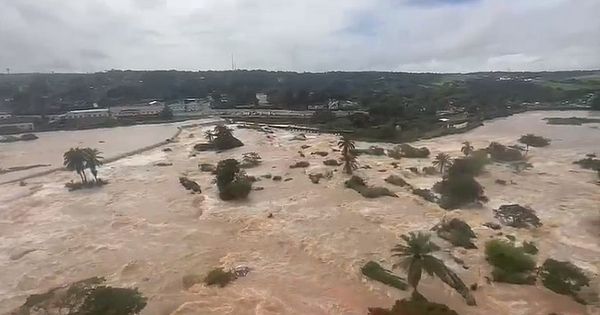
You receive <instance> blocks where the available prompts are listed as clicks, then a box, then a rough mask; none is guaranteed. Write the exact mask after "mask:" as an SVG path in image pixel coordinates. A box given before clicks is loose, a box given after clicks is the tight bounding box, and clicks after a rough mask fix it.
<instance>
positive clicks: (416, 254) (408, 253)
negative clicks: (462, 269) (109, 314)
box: [392, 232, 476, 305]
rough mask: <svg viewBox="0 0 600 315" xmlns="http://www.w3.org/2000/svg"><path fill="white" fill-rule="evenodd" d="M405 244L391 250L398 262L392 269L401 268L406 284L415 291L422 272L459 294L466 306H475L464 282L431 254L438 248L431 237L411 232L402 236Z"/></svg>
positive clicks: (473, 299)
mask: <svg viewBox="0 0 600 315" xmlns="http://www.w3.org/2000/svg"><path fill="white" fill-rule="evenodd" d="M401 237H402V239H403V240H404V242H405V244H398V245H396V246H395V247H394V248H393V249H392V252H393V253H394V254H392V257H398V258H399V259H400V261H399V262H398V263H396V264H394V268H398V267H400V268H402V269H404V270H405V271H406V273H407V280H408V283H409V284H410V285H411V286H412V287H413V288H414V291H415V292H418V291H417V286H418V285H419V282H420V281H421V275H422V273H423V270H424V271H425V272H426V273H427V274H428V275H429V276H432V277H433V276H437V277H438V278H439V279H440V280H442V281H443V282H444V283H446V284H447V285H449V286H450V287H452V288H453V289H455V290H456V291H457V292H458V293H460V294H461V295H462V296H463V297H464V298H465V300H466V301H467V304H468V305H475V304H476V302H475V298H473V296H472V295H471V293H470V292H469V289H468V288H467V286H466V285H465V284H464V282H463V281H462V280H461V279H460V278H459V277H458V275H456V273H454V272H453V271H452V270H450V269H449V268H448V267H446V265H445V264H444V262H443V261H441V260H440V259H438V258H436V257H434V256H433V255H432V253H433V252H435V251H438V250H440V248H439V247H438V246H437V245H435V244H434V243H433V242H431V240H430V239H431V235H429V234H424V233H421V232H419V233H418V234H416V233H414V232H411V233H409V235H402V236H401Z"/></svg>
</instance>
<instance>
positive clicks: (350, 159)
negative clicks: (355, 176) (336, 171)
mask: <svg viewBox="0 0 600 315" xmlns="http://www.w3.org/2000/svg"><path fill="white" fill-rule="evenodd" d="M338 147H339V148H340V149H341V151H342V157H343V158H344V172H345V173H346V174H348V175H352V172H353V171H354V170H355V169H357V168H358V165H357V163H356V156H355V155H354V154H353V153H352V150H354V149H355V145H354V140H352V139H350V138H348V137H346V136H344V137H342V139H340V140H339V141H338Z"/></svg>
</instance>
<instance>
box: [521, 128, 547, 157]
mask: <svg viewBox="0 0 600 315" xmlns="http://www.w3.org/2000/svg"><path fill="white" fill-rule="evenodd" d="M519 142H521V143H522V144H524V145H525V146H526V148H525V154H527V153H529V146H532V147H545V146H547V145H549V144H550V139H548V138H544V137H541V136H536V135H534V134H531V133H528V134H526V135H523V136H521V138H519Z"/></svg>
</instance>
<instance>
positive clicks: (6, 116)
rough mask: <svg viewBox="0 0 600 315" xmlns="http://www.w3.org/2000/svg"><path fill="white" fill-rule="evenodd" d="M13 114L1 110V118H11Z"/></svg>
mask: <svg viewBox="0 0 600 315" xmlns="http://www.w3.org/2000/svg"><path fill="white" fill-rule="evenodd" d="M11 117H12V115H11V114H9V113H4V112H0V119H9V118H11Z"/></svg>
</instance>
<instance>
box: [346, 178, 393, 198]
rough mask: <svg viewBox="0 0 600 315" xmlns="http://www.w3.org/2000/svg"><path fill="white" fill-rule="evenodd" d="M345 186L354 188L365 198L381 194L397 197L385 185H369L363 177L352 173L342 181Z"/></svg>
mask: <svg viewBox="0 0 600 315" xmlns="http://www.w3.org/2000/svg"><path fill="white" fill-rule="evenodd" d="M344 185H345V186H346V188H350V189H354V190H355V191H356V192H358V193H359V194H361V195H362V196H363V197H365V198H378V197H383V196H390V197H398V196H397V195H396V194H394V193H393V192H391V191H390V190H389V189H387V188H385V187H369V186H367V185H366V182H365V180H364V179H362V178H360V177H358V176H356V175H354V176H352V177H351V178H350V179H349V180H347V181H346V182H344Z"/></svg>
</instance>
